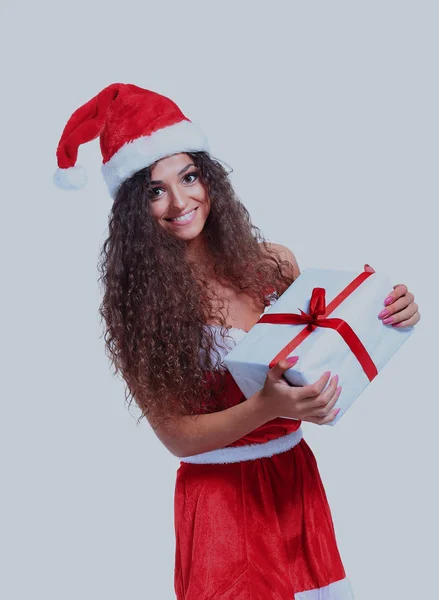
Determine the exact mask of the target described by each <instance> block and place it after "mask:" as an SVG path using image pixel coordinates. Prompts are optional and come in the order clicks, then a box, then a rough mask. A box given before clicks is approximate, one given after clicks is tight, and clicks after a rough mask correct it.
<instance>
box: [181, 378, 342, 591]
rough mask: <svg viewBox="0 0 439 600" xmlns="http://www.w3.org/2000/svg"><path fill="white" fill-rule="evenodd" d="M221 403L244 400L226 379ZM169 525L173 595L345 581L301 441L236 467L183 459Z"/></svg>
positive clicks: (264, 432)
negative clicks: (172, 544) (225, 394)
mask: <svg viewBox="0 0 439 600" xmlns="http://www.w3.org/2000/svg"><path fill="white" fill-rule="evenodd" d="M230 384H231V382H230ZM238 389H239V388H238ZM227 400H228V402H226V404H228V405H232V404H233V403H237V402H240V401H244V400H245V398H243V396H242V394H238V392H237V390H236V389H235V388H234V386H233V384H231V387H230V394H229V395H228V398H227ZM300 423H301V422H300V421H291V420H290V419H281V418H279V419H275V420H274V421H270V422H269V423H266V424H265V425H264V426H263V427H260V428H258V429H257V430H256V431H254V432H252V433H251V434H249V435H248V436H245V438H242V439H241V440H237V442H235V443H234V444H231V445H233V446H236V445H241V444H244V443H257V442H262V441H268V440H269V439H273V438H275V437H279V436H280V435H285V434H286V433H289V432H291V431H295V430H296V429H297V428H298V427H299V426H300ZM174 526H175V536H176V548H175V572H174V587H175V593H176V596H177V600H271V599H272V600H293V599H294V594H295V593H297V592H301V591H305V590H311V589H318V588H322V587H324V586H327V585H329V584H330V583H333V582H336V581H339V580H340V579H343V578H345V577H346V574H345V571H344V568H343V564H342V561H341V558H340V555H339V552H338V548H337V542H336V537H335V531H334V526H333V522H332V516H331V511H330V508H329V505H328V501H327V498H326V494H325V490H324V487H323V484H322V481H321V479H320V474H319V471H318V467H317V463H316V459H315V457H314V455H313V453H312V451H311V449H310V448H309V446H308V444H307V443H306V441H305V440H304V439H302V440H301V441H300V442H299V443H298V444H297V445H296V446H294V447H293V448H291V449H290V450H288V451H286V452H282V453H280V454H275V455H274V456H271V457H264V458H258V459H255V460H248V461H242V462H239V463H228V464H192V463H185V462H183V461H182V462H181V463H180V467H179V468H178V470H177V474H176V485H175V497H174Z"/></svg>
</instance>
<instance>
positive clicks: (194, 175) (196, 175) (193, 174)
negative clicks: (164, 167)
mask: <svg viewBox="0 0 439 600" xmlns="http://www.w3.org/2000/svg"><path fill="white" fill-rule="evenodd" d="M187 177H195V179H197V178H198V173H196V172H195V171H192V173H188V174H187V175H186V177H185V178H184V179H186V178H187ZM195 179H193V180H192V181H189V182H188V183H193V182H194V181H195Z"/></svg>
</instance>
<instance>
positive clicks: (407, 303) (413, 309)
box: [364, 265, 421, 327]
mask: <svg viewBox="0 0 439 600" xmlns="http://www.w3.org/2000/svg"><path fill="white" fill-rule="evenodd" d="M364 269H365V271H368V272H369V273H373V272H374V270H373V269H372V267H369V265H364ZM393 290H394V291H392V292H390V294H389V295H388V296H387V297H386V298H385V299H384V306H385V307H386V308H384V309H383V310H382V311H381V312H380V313H379V314H378V317H379V318H380V319H382V320H383V324H384V325H392V327H410V326H412V325H416V323H419V321H420V319H421V315H420V313H419V310H418V308H419V307H418V305H417V304H416V302H415V297H414V296H413V294H412V293H411V292H409V291H408V289H407V286H406V285H404V284H403V283H399V284H398V285H394V286H393Z"/></svg>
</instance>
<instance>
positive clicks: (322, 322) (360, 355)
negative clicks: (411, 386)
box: [258, 272, 378, 381]
mask: <svg viewBox="0 0 439 600" xmlns="http://www.w3.org/2000/svg"><path fill="white" fill-rule="evenodd" d="M372 274H373V273H370V272H364V273H361V274H360V275H358V277H356V278H355V279H354V280H353V281H351V283H350V284H349V285H347V286H346V287H345V288H344V289H343V290H342V291H341V292H340V293H339V294H338V296H336V297H335V298H334V300H332V302H330V303H329V304H328V306H326V298H325V295H326V290H325V289H324V288H319V287H316V288H314V289H313V291H312V295H311V300H310V303H309V314H308V313H305V312H303V310H301V309H300V308H299V310H300V313H301V314H300V315H299V314H296V313H277V314H272V315H271V314H265V315H263V316H262V317H261V318H260V319H259V321H258V323H273V324H281V325H307V327H305V328H304V329H302V331H301V332H300V333H299V334H298V335H296V337H295V338H293V339H292V340H291V342H289V343H288V344H287V345H286V346H285V347H284V348H282V350H281V351H280V352H279V353H278V354H277V355H276V356H275V357H274V358H273V360H272V361H271V362H270V364H269V367H270V368H271V367H273V366H274V365H275V364H276V363H277V362H279V361H280V360H282V359H284V358H286V357H287V356H288V355H289V354H290V353H291V352H292V351H293V350H294V349H295V348H297V346H298V345H299V344H300V343H301V342H303V340H304V339H306V338H307V337H308V336H309V335H310V334H311V333H312V332H313V331H314V329H315V328H316V327H329V328H331V329H334V330H335V331H338V333H339V334H340V335H341V336H342V338H343V339H344V341H345V342H346V343H347V344H348V346H349V348H350V349H351V350H352V352H353V353H354V355H355V356H356V358H357V359H358V362H359V363H360V365H361V366H362V368H363V371H364V372H365V373H366V375H367V377H368V378H369V381H372V379H374V377H376V375H378V370H377V368H376V366H375V363H374V362H373V360H372V358H371V357H370V355H369V353H368V352H367V350H366V348H365V347H364V346H363V344H362V342H361V340H360V338H359V337H358V336H357V334H356V333H355V331H354V330H353V329H352V328H351V327H350V325H349V324H348V323H346V321H343V320H342V319H337V318H332V319H328V318H327V317H328V315H330V314H331V313H332V312H333V311H334V310H335V309H336V308H337V307H338V306H339V305H340V304H341V303H342V302H343V301H344V300H345V299H346V298H347V297H348V296H349V295H350V294H352V292H353V291H354V290H356V289H357V287H359V286H360V285H361V284H362V283H363V281H365V280H366V279H367V278H368V277H370V276H371V275H372Z"/></svg>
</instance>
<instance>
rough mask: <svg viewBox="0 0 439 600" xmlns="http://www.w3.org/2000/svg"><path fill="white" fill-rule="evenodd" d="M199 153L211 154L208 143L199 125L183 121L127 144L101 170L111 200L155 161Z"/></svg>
mask: <svg viewBox="0 0 439 600" xmlns="http://www.w3.org/2000/svg"><path fill="white" fill-rule="evenodd" d="M200 150H205V151H208V150H209V142H208V141H207V137H206V136H205V134H204V133H203V131H202V130H201V128H200V127H199V125H197V124H196V123H194V122H192V121H180V122H179V123H175V125H169V126H168V127H164V128H163V129H158V130H157V131H154V132H153V133H152V134H151V135H148V136H142V137H139V138H137V139H135V140H133V141H130V142H127V143H126V144H124V145H123V146H122V147H121V148H119V150H118V151H117V152H115V153H114V154H113V156H112V157H111V158H110V160H109V161H107V162H106V163H104V164H103V165H102V167H101V170H102V174H103V176H104V179H105V183H106V184H107V187H108V191H109V192H110V196H111V197H112V198H114V197H115V196H116V192H117V190H118V189H119V186H120V185H121V183H122V182H123V181H125V179H128V178H129V177H131V175H134V173H136V171H140V169H143V168H145V167H148V166H149V165H152V164H153V163H154V162H155V161H156V160H159V159H160V158H164V157H165V156H171V154H177V153H179V152H197V151H200Z"/></svg>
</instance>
